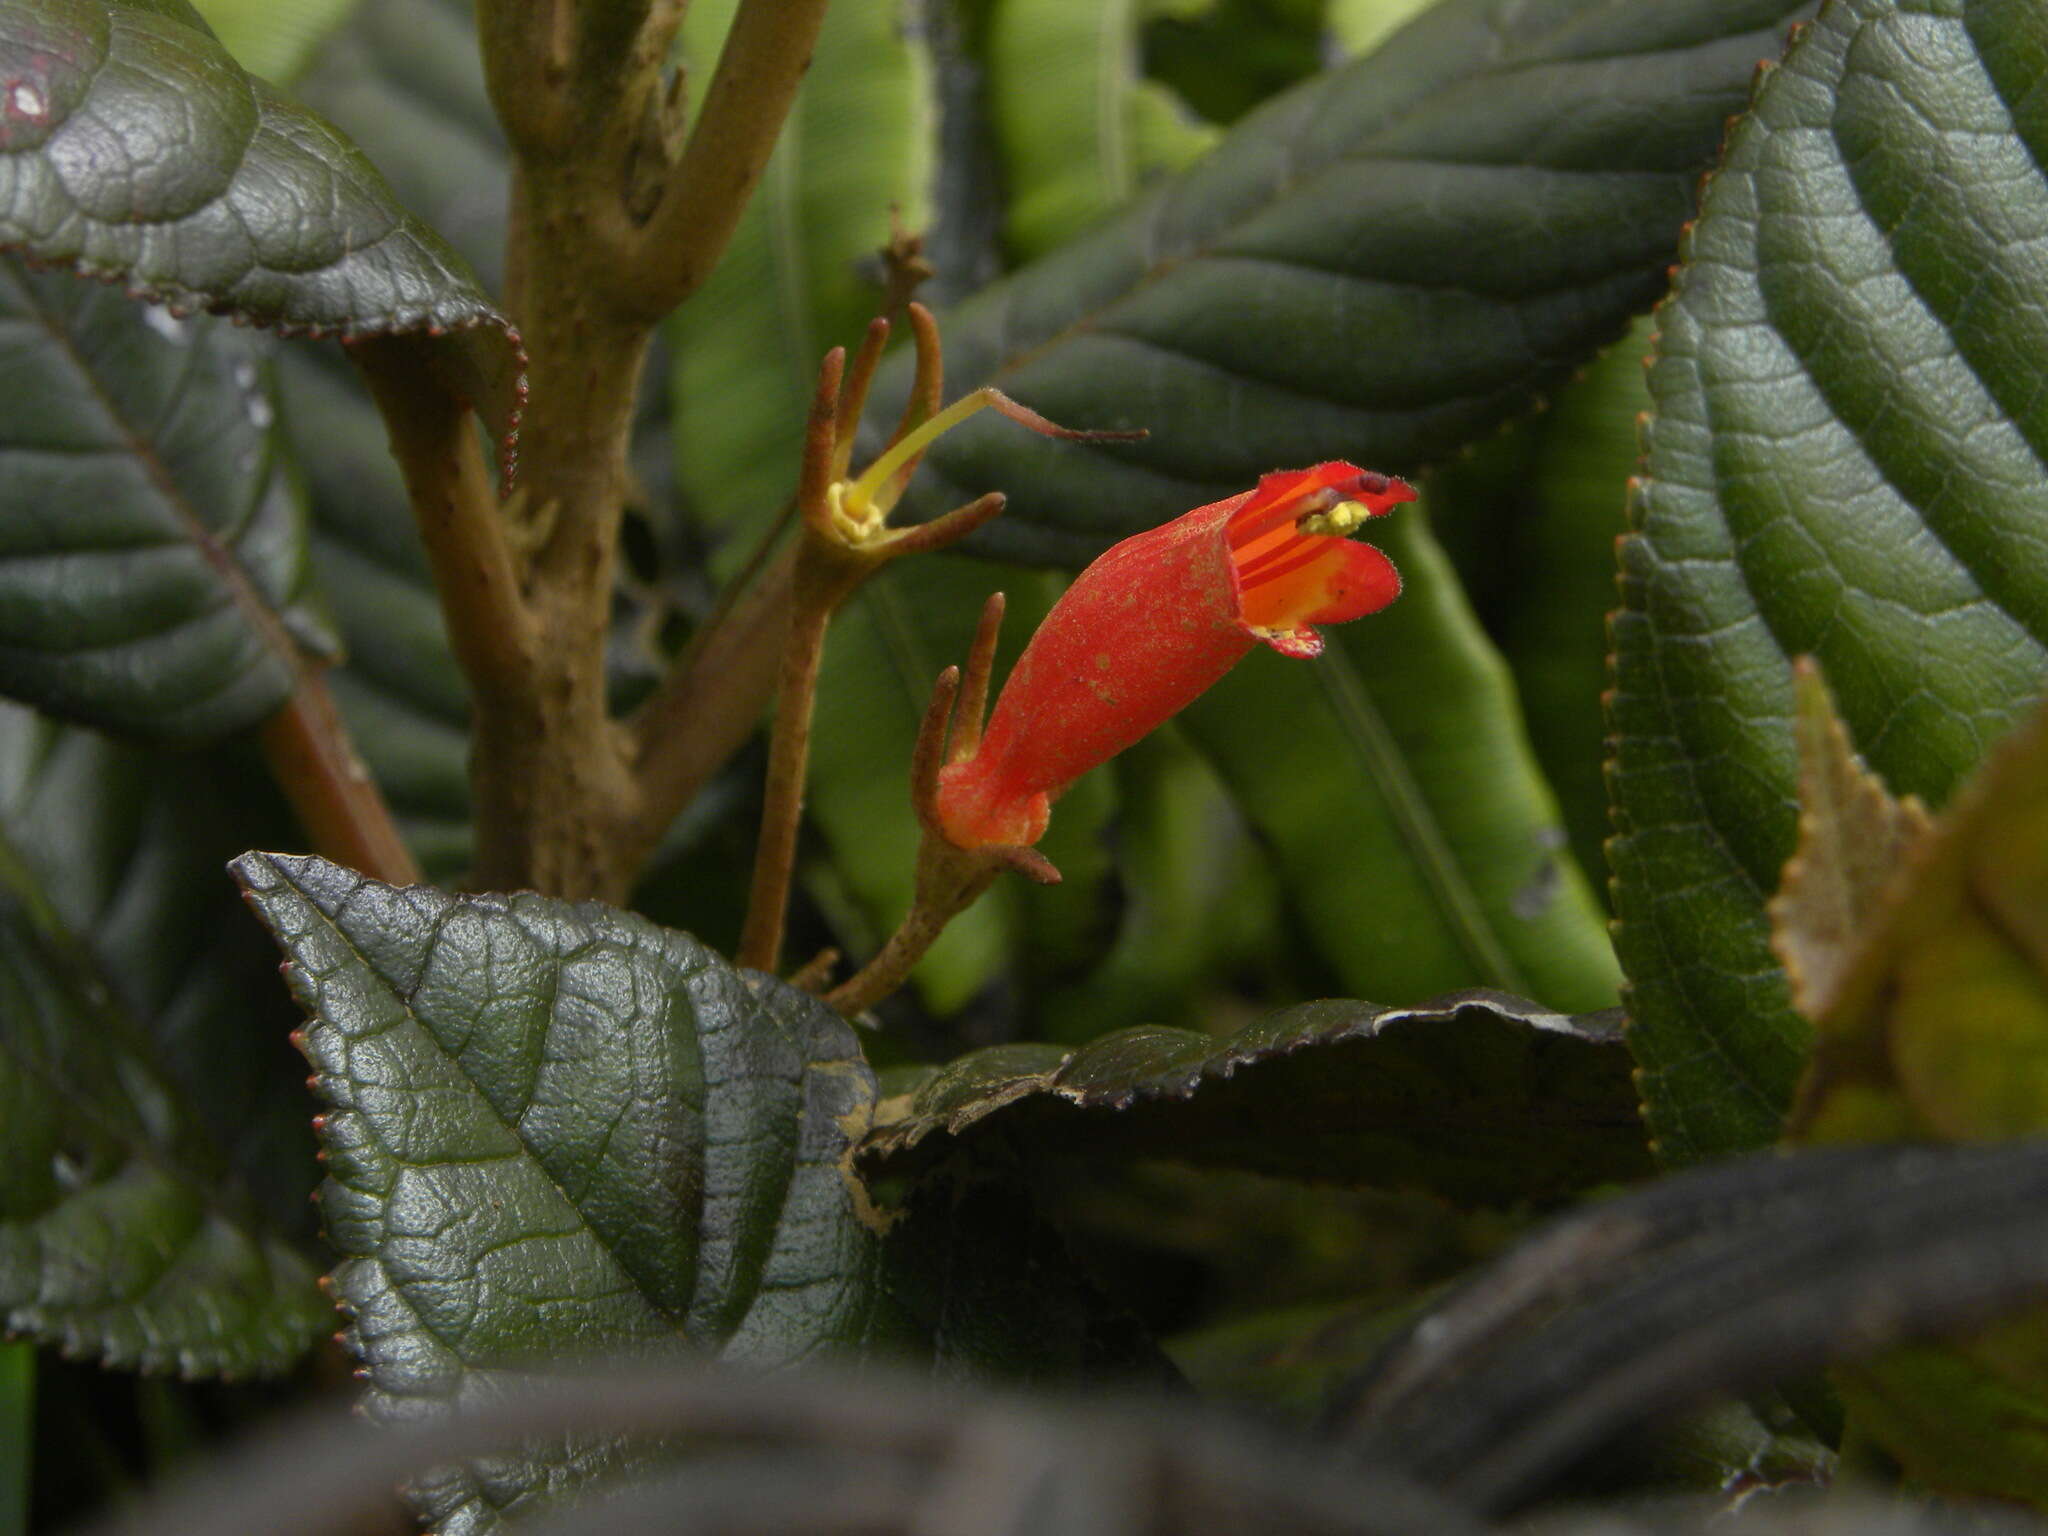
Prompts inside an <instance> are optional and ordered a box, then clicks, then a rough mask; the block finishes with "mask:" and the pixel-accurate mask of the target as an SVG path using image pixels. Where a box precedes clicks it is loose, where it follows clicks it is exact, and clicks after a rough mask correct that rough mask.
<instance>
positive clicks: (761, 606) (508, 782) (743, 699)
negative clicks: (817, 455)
mask: <svg viewBox="0 0 2048 1536" xmlns="http://www.w3.org/2000/svg"><path fill="white" fill-rule="evenodd" d="M682 11H683V5H682V0H640V3H635V0H608V3H604V4H588V3H586V4H577V5H569V4H566V3H564V4H560V5H556V6H554V7H552V8H549V7H545V6H536V5H535V4H533V0H479V5H478V20H479V31H480V35H481V38H482V43H483V53H484V59H485V65H486V72H487V75H488V78H489V82H490V89H491V96H492V100H493V102H494V104H495V105H496V107H497V109H498V113H499V116H500V117H501V119H502V120H503V121H504V123H505V125H506V129H507V133H508V136H509V137H510V139H511V141H512V144H513V148H514V151H515V167H514V175H513V196H512V218H511V229H510V233H509V237H508V251H507V263H506V270H507V289H508V291H507V295H506V297H507V304H508V307H509V308H510V309H511V311H512V313H513V317H514V319H515V320H516V321H517V322H518V324H519V328H520V332H521V334H522V336H523V338H524V340H525V344H526V349H527V354H528V358H529V372H528V377H529V381H530V385H531V393H530V400H531V404H530V408H529V410H528V412H527V416H526V419H525V422H524V425H523V428H522V433H521V436H522V445H521V446H522V461H521V467H520V479H521V485H522V489H523V491H524V493H525V496H526V502H525V505H526V506H527V507H530V508H531V509H533V511H534V512H535V513H536V514H537V517H538V521H537V525H536V526H535V527H533V528H530V529H527V530H525V536H524V537H523V538H515V539H514V540H512V541H511V542H512V545H513V548H512V554H511V559H510V569H511V573H512V577H513V579H512V582H511V584H510V585H511V589H512V591H513V593H514V594H515V596H516V597H517V598H518V600H519V601H518V603H517V604H516V605H515V606H516V607H517V609H519V610H520V611H522V612H523V614H524V616H525V619H526V631H525V636H526V638H525V643H523V644H521V645H520V646H519V647H517V648H516V649H517V650H518V653H519V654H518V658H517V660H516V662H515V663H514V664H512V665H510V666H508V667H507V668H506V669H505V670H506V672H507V673H508V674H509V675H508V676H507V677H506V678H505V679H504V682H505V683H506V684H507V686H506V687H504V688H502V689H499V690H496V691H487V690H485V689H484V688H482V687H479V688H478V690H477V718H476V733H475V747H474V751H473V756H472V782H473V785H474V788H475V795H476V805H477V828H478V834H477V835H478V852H477V868H476V872H475V879H476V880H477V882H478V883H479V884H482V885H485V886H490V887H498V888H503V887H513V886H527V885H530V886H534V887H537V888H539V889H541V890H544V891H546V892H548V893H550V894H553V895H560V896H594V897H598V898H600V899H604V900H608V901H613V902H622V901H624V900H625V898H626V896H627V895H628V894H629V892H630V889H631V886H632V882H633V879H634V876H635V875H636V874H637V872H638V870H639V867H640V865H641V863H642V862H643V861H644V860H645V858H646V857H647V856H648V855H649V854H650V853H651V852H652V851H653V849H654V848H655V846H656V845H657V844H658V843H659V841H660V839H661V836H662V834H663V832H664V830H665V829H666V827H667V825H668V823H669V821H670V820H672V819H673V817H674V815H675V813H676V812H677V811H678V810H679V809H680V808H681V806H682V805H683V804H684V803H685V801H686V800H687V799H688V797H689V795H690V794H691V793H693V792H694V790H695V789H696V788H698V787H699V786H701V784H702V783H703V782H704V781H705V780H706V779H708V777H709V776H710V774H711V773H712V772H714V771H715V770H716V767H717V765H718V764H719V763H721V762H723V761H724V759H725V758H726V757H727V756H728V755H729V754H730V752H731V751H732V750H733V749H734V748H735V747H736V746H737V745H738V743H739V742H740V741H742V740H744V738H745V735H746V733H747V732H748V731H750V730H751V729H752V728H753V726H754V723H755V721H756V719H757V718H758V713H759V708H760V704H761V701H762V698H763V696H764V695H765V693H766V691H767V689H768V688H769V687H770V686H772V683H773V678H774V656H775V653H776V650H777V646H776V645H775V643H774V642H773V640H770V641H768V643H766V644H765V645H760V644H759V643H758V642H759V641H760V639H761V637H762V635H763V633H764V632H765V634H767V635H778V634H779V628H780V624H779V620H780V615H781V612H782V611H784V609H783V608H782V607H781V606H780V599H779V596H778V593H777V591H776V590H775V589H774V588H773V586H772V585H771V586H770V587H769V588H768V589H767V590H766V591H765V594H764V600H762V601H757V602H753V603H741V604H738V605H735V606H734V607H732V608H731V609H729V610H728V612H727V614H726V619H727V620H729V621H731V622H730V623H729V624H727V625H726V626H725V627H723V628H721V629H720V630H718V632H716V633H713V634H711V635H709V636H707V637H706V638H705V639H704V640H703V641H702V642H701V643H700V644H698V645H697V646H695V647H693V649H692V651H691V652H690V654H689V655H688V656H686V657H685V658H684V659H683V661H682V662H680V663H679V664H678V667H677V669H676V671H675V673H674V675H672V676H671V677H670V678H669V679H668V681H667V682H666V683H665V684H664V686H663V687H662V688H661V689H660V690H659V691H658V693H657V696H656V699H655V701H654V702H653V703H652V704H651V705H650V706H649V707H648V708H647V709H646V710H645V711H643V713H642V715H641V717H640V719H639V720H637V721H636V722H634V724H633V726H632V728H630V729H629V728H627V727H625V726H622V725H621V724H620V723H619V722H617V721H615V720H614V719H613V718H612V716H611V713H610V709H609V703H608V698H607V691H608V690H607V677H606V672H605V650H606V644H607V640H608V638H609V630H610V624H611V614H612V597H613V593H612V588H613V579H614V571H615V567H616V565H617V559H618V534H619V522H620V516H621V511H622V509H623V507H624V505H625V503H626V501H627V499H628V490H629V484H630V481H629V476H628V474H627V469H626V446H627V440H628V436H629V434H630V431H631V428H632V422H633V407H634V401H635V397H636V394H637V391H638V386H639V382H640V375H641V371H642V368H643V366H644V364H645V360H646V356H647V348H648V343H649V340H650V338H651V336H652V333H653V330H654V328H655V326H656V325H658V324H659V323H660V321H661V319H662V318H663V316H664V315H666V313H667V312H668V311H669V310H670V309H671V308H673V307H674V305H675V304H676V303H678V302H679V301H680V300H681V299H683V298H684V297H685V296H686V295H687V294H688V293H690V292H691V291H692V290H694V289H695V288H696V287H697V286H698V285H699V284H700V283H701V281H702V280H703V278H704V277H705V276H706V275H708V274H709V272H710V270H711V267H712V266H713V265H714V264H715V263H716V261H717V259H718V257H719V256H720V255H721V254H722V253H723V251H724V250H725V247H726V244H727V243H728V241H729V240H730V237H731V234H732V231H733V229H734V228H735V227H736V226H737V224H738V222H739V217H740V213H741V210H742V209H743V208H744V206H745V203H746V199H747V196H748V194H749V193H750V192H751V191H752V189H753V187H754V185H755V183H756V182H757V181H758V179H759V176H760V172H761V169H762V167H763V166H764V165H765V164H766V161H767V158H768V154H769V151H770V149H771V148H772V147H773V144H774V141H775V137H776V134H777V133H778V131H779V130H780V127H781V124H782V121H783V119H784V117H785V116H786V115H787V113H788V110H789V107H790V103H791V100H792V99H793V96H794V93H795V90H796V86H797V83H798V81H799V80H800V79H801V78H802V75H803V68H804V65H805V63H806V62H807V61H808V59H809V55H810V51H811V46H812V43H813V42H814V41H815V38H816V34H817V27H818V23H819V22H820V21H821V20H822V18H823V14H824V0H775V3H764V0H744V3H743V4H742V5H741V7H740V10H739V14H738V16H737V19H736V20H735V22H734V24H733V27H732V31H731V34H730V35H729V37H728V39H727V42H726V47H725V51H724V54H723V55H722V57H721V60H720V63H719V66H718V70H717V73H716V76H715V78H714V80H713V82H712V84H711V86H710V89H709V91H708V92H707V95H706V100H705V105H704V108H703V110H702V112H700V114H699V116H698V123H697V127H696V129H695V130H694V132H693V134H692V136H691V137H690V139H689V141H688V143H687V144H685V143H684V142H683V139H682V135H681V122H682V115H681V93H680V91H679V90H678V88H677V81H676V79H675V78H674V76H673V74H672V73H671V72H670V71H668V69H667V58H668V55H669V50H670V43H671V42H672V40H673V37H674V34H675V30H676V27H677V25H678V24H679V22H680V20H681V16H682ZM786 590H787V589H786V587H785V588H783V589H781V594H782V595H783V596H786ZM486 628H488V626H486ZM512 632H513V633H519V631H517V630H514V631H512ZM757 650H758V651H760V652H762V653H765V665H761V664H756V662H755V653H756V651H757Z"/></svg>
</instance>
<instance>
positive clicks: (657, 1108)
mask: <svg viewBox="0 0 2048 1536" xmlns="http://www.w3.org/2000/svg"><path fill="white" fill-rule="evenodd" d="M236 869H237V872H238V873H239V874H240V876H241V877H242V879H243V881H244V882H245V884H246V885H247V887H248V888H249V891H250V896H251V900H252V901H253V902H254V903H255V905H256V907H257V909H258V911H259V912H260V913H261V914H262V915H263V917H264V918H265V920H266V921H267V922H269V923H270V925H271V926H272V928H273V930H274V931H275V932H276V934H277V935H278V938H279V940H280V942H281V943H282V945H283V946H284V948H285V949H286V951H287V953H288V954H289V955H290V956H291V964H290V966H289V968H288V969H289V975H290V979H291V982H292V985H293V988H294V990H295V991H296V992H297V994H298V996H299V997H300V1000H301V1001H302V1002H303V1003H304V1004H305V1005H306V1006H307V1008H308V1010H309V1011H310V1012H311V1013H313V1015H314V1020H313V1023H312V1025H311V1027H310V1028H309V1029H308V1031H307V1032H306V1037H305V1048H306V1051H307V1054H308V1055H309V1056H310V1057H311V1058H312V1060H313V1063H314V1066H315V1074H316V1086H317V1088H318V1090H319V1091H320V1093H321V1094H322V1096H323V1097H324V1098H326V1100H327V1101H328V1102H329V1104H330V1105H331V1106H332V1110H331V1112H330V1113H329V1114H328V1115H327V1116H326V1117H325V1120H324V1125H323V1135H324V1138H325V1141H326V1145H327V1156H328V1174H329V1178H328V1182H327V1184H326V1186H325V1188H324V1191H323V1205H322V1209H323V1212H324V1215H325V1218H326V1222H327V1231H328V1235H329V1237H330V1238H331V1239H332V1240H333V1242H334V1243H335V1245H336V1246H337V1247H338V1248H339V1249H340V1250H341V1252H342V1253H343V1255H344V1256H345V1257H344V1260H343V1263H342V1264H341V1266H340V1267H339V1268H338V1269H337V1270H336V1272H335V1275H334V1283H335V1288H336V1291H337V1294H338V1295H339V1297H340V1298H341V1300H342V1301H343V1303H344V1304H345V1306H346V1307H347V1308H348V1309H349V1310H350V1312H351V1313H352V1315H353V1317H354V1323H353V1327H352V1337H353V1339H354V1342H355V1344H356V1346H357V1347H358V1348H359V1349H360V1350H361V1352H362V1354H363V1357H364V1359H365V1362H366V1364H367V1366H368V1369H369V1376H370V1385H371V1395H370V1405H371V1408H372V1411H373V1412H375V1413H376V1414H378V1415H379V1416H381V1417H385V1418H401V1419H403V1418H412V1417H417V1416H418V1415H420V1414H421V1413H423V1412H430V1411H433V1410H435V1409H438V1408H441V1407H445V1406H447V1405H449V1404H452V1403H459V1402H467V1401H474V1400H476V1399H478V1398H479V1397H481V1396H488V1395H489V1394H490V1392H491V1391H492V1390H493V1384H494V1383H495V1382H497V1381H499V1380H500V1379H501V1378H502V1377H503V1375H504V1373H505V1372H507V1371H508V1370H513V1369H515V1368H517V1367H519V1366H521V1365H529V1366H530V1365H532V1364H533V1363H535V1362H536V1361H546V1360H551V1359H555V1360H558V1359H560V1358H562V1357H564V1356H569V1355H586V1354H589V1353H592V1352H610V1353H625V1352H630V1353H634V1354H637V1355H643V1356H644V1355H663V1354H669V1353H673V1352H675V1351H677V1350H680V1349H683V1348H689V1349H692V1350H697V1351H703V1352H709V1353H718V1354H721V1355H723V1356H724V1357H726V1358H729V1359H736V1360H743V1361H747V1362H750V1363H753V1364H756V1365H773V1364H778V1363H783V1362H788V1361H793V1360H798V1359H803V1358H806V1357H809V1356H811V1355H813V1354H816V1353H818V1352H820V1351H821V1350H825V1349H828V1348H834V1347H837V1348H850V1349H859V1350H863V1351H873V1350H896V1351H903V1352H911V1353H919V1354H924V1355H926V1356H928V1357H931V1358H933V1359H935V1361H936V1362H937V1363H938V1364H939V1365H940V1366H942V1367H943V1368H945V1369H947V1370H950V1371H954V1372H957V1371H960V1370H964V1369H970V1368H987V1367H989V1366H992V1365H994V1366H1001V1365H1018V1364H1026V1365H1030V1366H1031V1367H1032V1368H1034V1369H1035V1370H1037V1371H1040V1372H1044V1371H1047V1370H1052V1371H1058V1370H1060V1369H1062V1368H1063V1367H1065V1368H1073V1369H1079V1368H1083V1367H1091V1366H1100V1365H1108V1364H1112V1363H1114V1362H1115V1361H1117V1360H1118V1359H1122V1360H1125V1361H1131V1360H1139V1359H1141V1358H1142V1353H1143V1351H1142V1344H1141V1342H1138V1341H1133V1340H1131V1339H1129V1338H1127V1337H1123V1336H1120V1335H1118V1333H1117V1332H1116V1331H1115V1330H1114V1329H1113V1328H1108V1327H1105V1326H1103V1325H1101V1323H1100V1320H1099V1315H1098V1314H1097V1313H1096V1312H1095V1311H1093V1310H1092V1309H1091V1303H1090V1300H1089V1298H1088V1297H1087V1296H1086V1293H1085V1291H1084V1290H1083V1289H1082V1288H1081V1287H1080V1286H1079V1285H1078V1283H1077V1282H1075V1281H1074V1280H1073V1279H1072V1277H1071V1276H1070V1275H1067V1274H1065V1273H1064V1272H1063V1270H1062V1268H1061V1266H1060V1263H1059V1262H1058V1260H1057V1255H1056V1252H1055V1250H1053V1249H1051V1248H1050V1247H1048V1246H1047V1245H1048V1243H1049V1242H1050V1238H1049V1234H1046V1233H1044V1232H1043V1231H1042V1230H1041V1229H1039V1228H1038V1227H1037V1225H1036V1224H1035V1223H1034V1222H1033V1221H1031V1220H1030V1219H1029V1217H1028V1212H1023V1211H1020V1210H1018V1209H1015V1208H1013V1207H1010V1206H1007V1205H1004V1204H1002V1203H1000V1201H999V1200H998V1201H997V1203H996V1204H994V1205H990V1204H989V1203H988V1202H989V1201H990V1200H995V1199H997V1197H995V1196H993V1195H985V1196H983V1197H981V1198H980V1201H979V1203H970V1205H969V1206H967V1207H963V1208H961V1209H960V1210H958V1211H950V1210H949V1211H945V1212H938V1213H935V1217H936V1219H934V1220H930V1221H926V1220H921V1219H919V1218H918V1217H917V1216H916V1215H913V1216H912V1218H911V1219H910V1220H908V1221H906V1222H905V1223H903V1224H902V1225H901V1226H900V1227H899V1228H897V1229H894V1230H892V1232H891V1233H890V1236H889V1237H888V1238H887V1239H886V1240H878V1238H877V1236H876V1234H875V1231H874V1230H873V1227H874V1225H875V1218H874V1217H873V1215H872V1213H871V1212H868V1211H867V1210H866V1206H865V1195H864V1194H863V1192H862V1191H861V1190H860V1188H859V1186H858V1185H857V1184H856V1183H855V1182H854V1180H853V1178H852V1176H851V1172H850V1168H849V1150H850V1147H851V1139H852V1137H854V1136H855V1135H857V1134H858V1133H859V1132H860V1131H861V1130H862V1129H864V1128H865V1126H866V1124H867V1121H868V1117H869V1114H870V1112H871V1109H872V1104H873V1098H874V1078H873V1075H872V1074H871V1073H870V1072H869V1070H868V1068H867V1066H866V1064H865V1062H863V1061H862V1060H861V1057H860V1053H859V1050H858V1048H857V1046H856V1045H855V1042H854V1038H853V1035H852V1032H851V1031H850V1030H849V1029H848V1027H847V1025H846V1024H845V1022H844V1021H843V1020H841V1019H840V1018H839V1017H838V1016H837V1015H836V1014H834V1013H832V1012H831V1010H829V1009H827V1008H826V1007H825V1006H824V1005H823V1004H822V1003H820V1002H818V1001H817V1000H816V999H815V998H812V997H810V996H809V995H807V994H804V993H801V992H797V991H794V990H793V989H791V988H788V987H785V986H783V985H782V984H781V983H779V982H775V981H773V980H771V979H769V978H766V977H762V976H759V975H755V974H752V973H741V972H739V971H736V970H734V969H733V968H732V967H730V966H729V965H727V964H726V963H725V962H723V961H722V960H720V959H719V958H718V957H717V956H716V955H714V954H712V953H711V952H710V951H709V950H706V949H705V948H704V947H703V946H702V945H700V944H698V943H697V942H696V941H695V940H693V939H691V938H689V937H688V936H687V935H684V934H680V933H675V932H672V931H669V930H666V929H662V928H658V927H656V926H655V925H654V924H652V923H650V922H648V921H646V920H645V919H644V918H640V917H637V916H634V915H632V914H630V913H626V912H621V911H616V910H613V909H610V908H606V907H601V906H597V905H594V904H583V905H575V906H572V905H569V904H567V903H563V902H555V901H550V900H547V899H545V898H542V897H539V896H535V895H531V894H522V895H515V896H509V897H497V896H480V897H455V896H449V895H445V894H442V893H440V892H437V891H433V890H430V889H428V888H426V887H413V888H410V889H406V890H398V889H394V888H392V887H389V886H382V885H377V884H375V883H374V882H370V881H367V880H365V879H363V878H362V877H361V876H359V875H355V874H353V873H351V872H349V871H347V870H343V869H340V868H337V867H336V866H334V865H331V864H328V863H325V862H324V861H322V860H318V859H295V858H285V857H283V856H280V855H274V854H248V855H245V856H244V857H243V858H242V859H241V860H239V861H237V864H236ZM620 1465H621V1453H620V1452H619V1450H618V1449H617V1448H616V1447H615V1446H613V1445H611V1444H609V1443H601V1444H583V1445H577V1446H573V1447H567V1448H563V1449H561V1450H559V1451H558V1452H557V1453H555V1454H553V1455H544V1454H543V1455H535V1456H527V1457H520V1458H514V1459H513V1460H511V1461H509V1462H504V1463H496V1464H492V1465H489V1466H478V1467H471V1468H464V1469H457V1470H455V1471H452V1472H450V1473H448V1474H446V1475H445V1476H437V1477H436V1478H435V1479H434V1480H432V1482H431V1483H430V1484H429V1485H427V1486H425V1487H424V1488H423V1489H422V1494H421V1496H422V1500H423V1502H424V1504H425V1506H426V1507H427V1509H428V1510H429V1512H430V1513H431V1514H432V1515H433V1516H434V1517H435V1518H436V1519H437V1520H439V1521H441V1522H442V1524H441V1525H440V1527H439V1528H440V1529H442V1530H444V1531H461V1532H470V1531H484V1530H490V1529H493V1528H495V1527H496V1525H497V1523H498V1521H499V1516H500V1513H501V1512H502V1511H504V1510H506V1509H508V1508H511V1507H514V1506H518V1507H520V1508H524V1507H526V1506H527V1505H528V1504H531V1503H533V1502H535V1501H537V1500H543V1499H545V1498H546V1497H548V1496H550V1495H551V1494H553V1493H555V1492H559V1491H561V1490H563V1489H565V1488H567V1487H571V1486H573V1485H575V1484H576V1483H577V1482H579V1481H581V1480H583V1479H585V1478H587V1477H589V1476H593V1475H599V1474H602V1473H605V1472H608V1471H612V1470H615V1469H617V1468H618V1467H619V1466H620Z"/></svg>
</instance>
